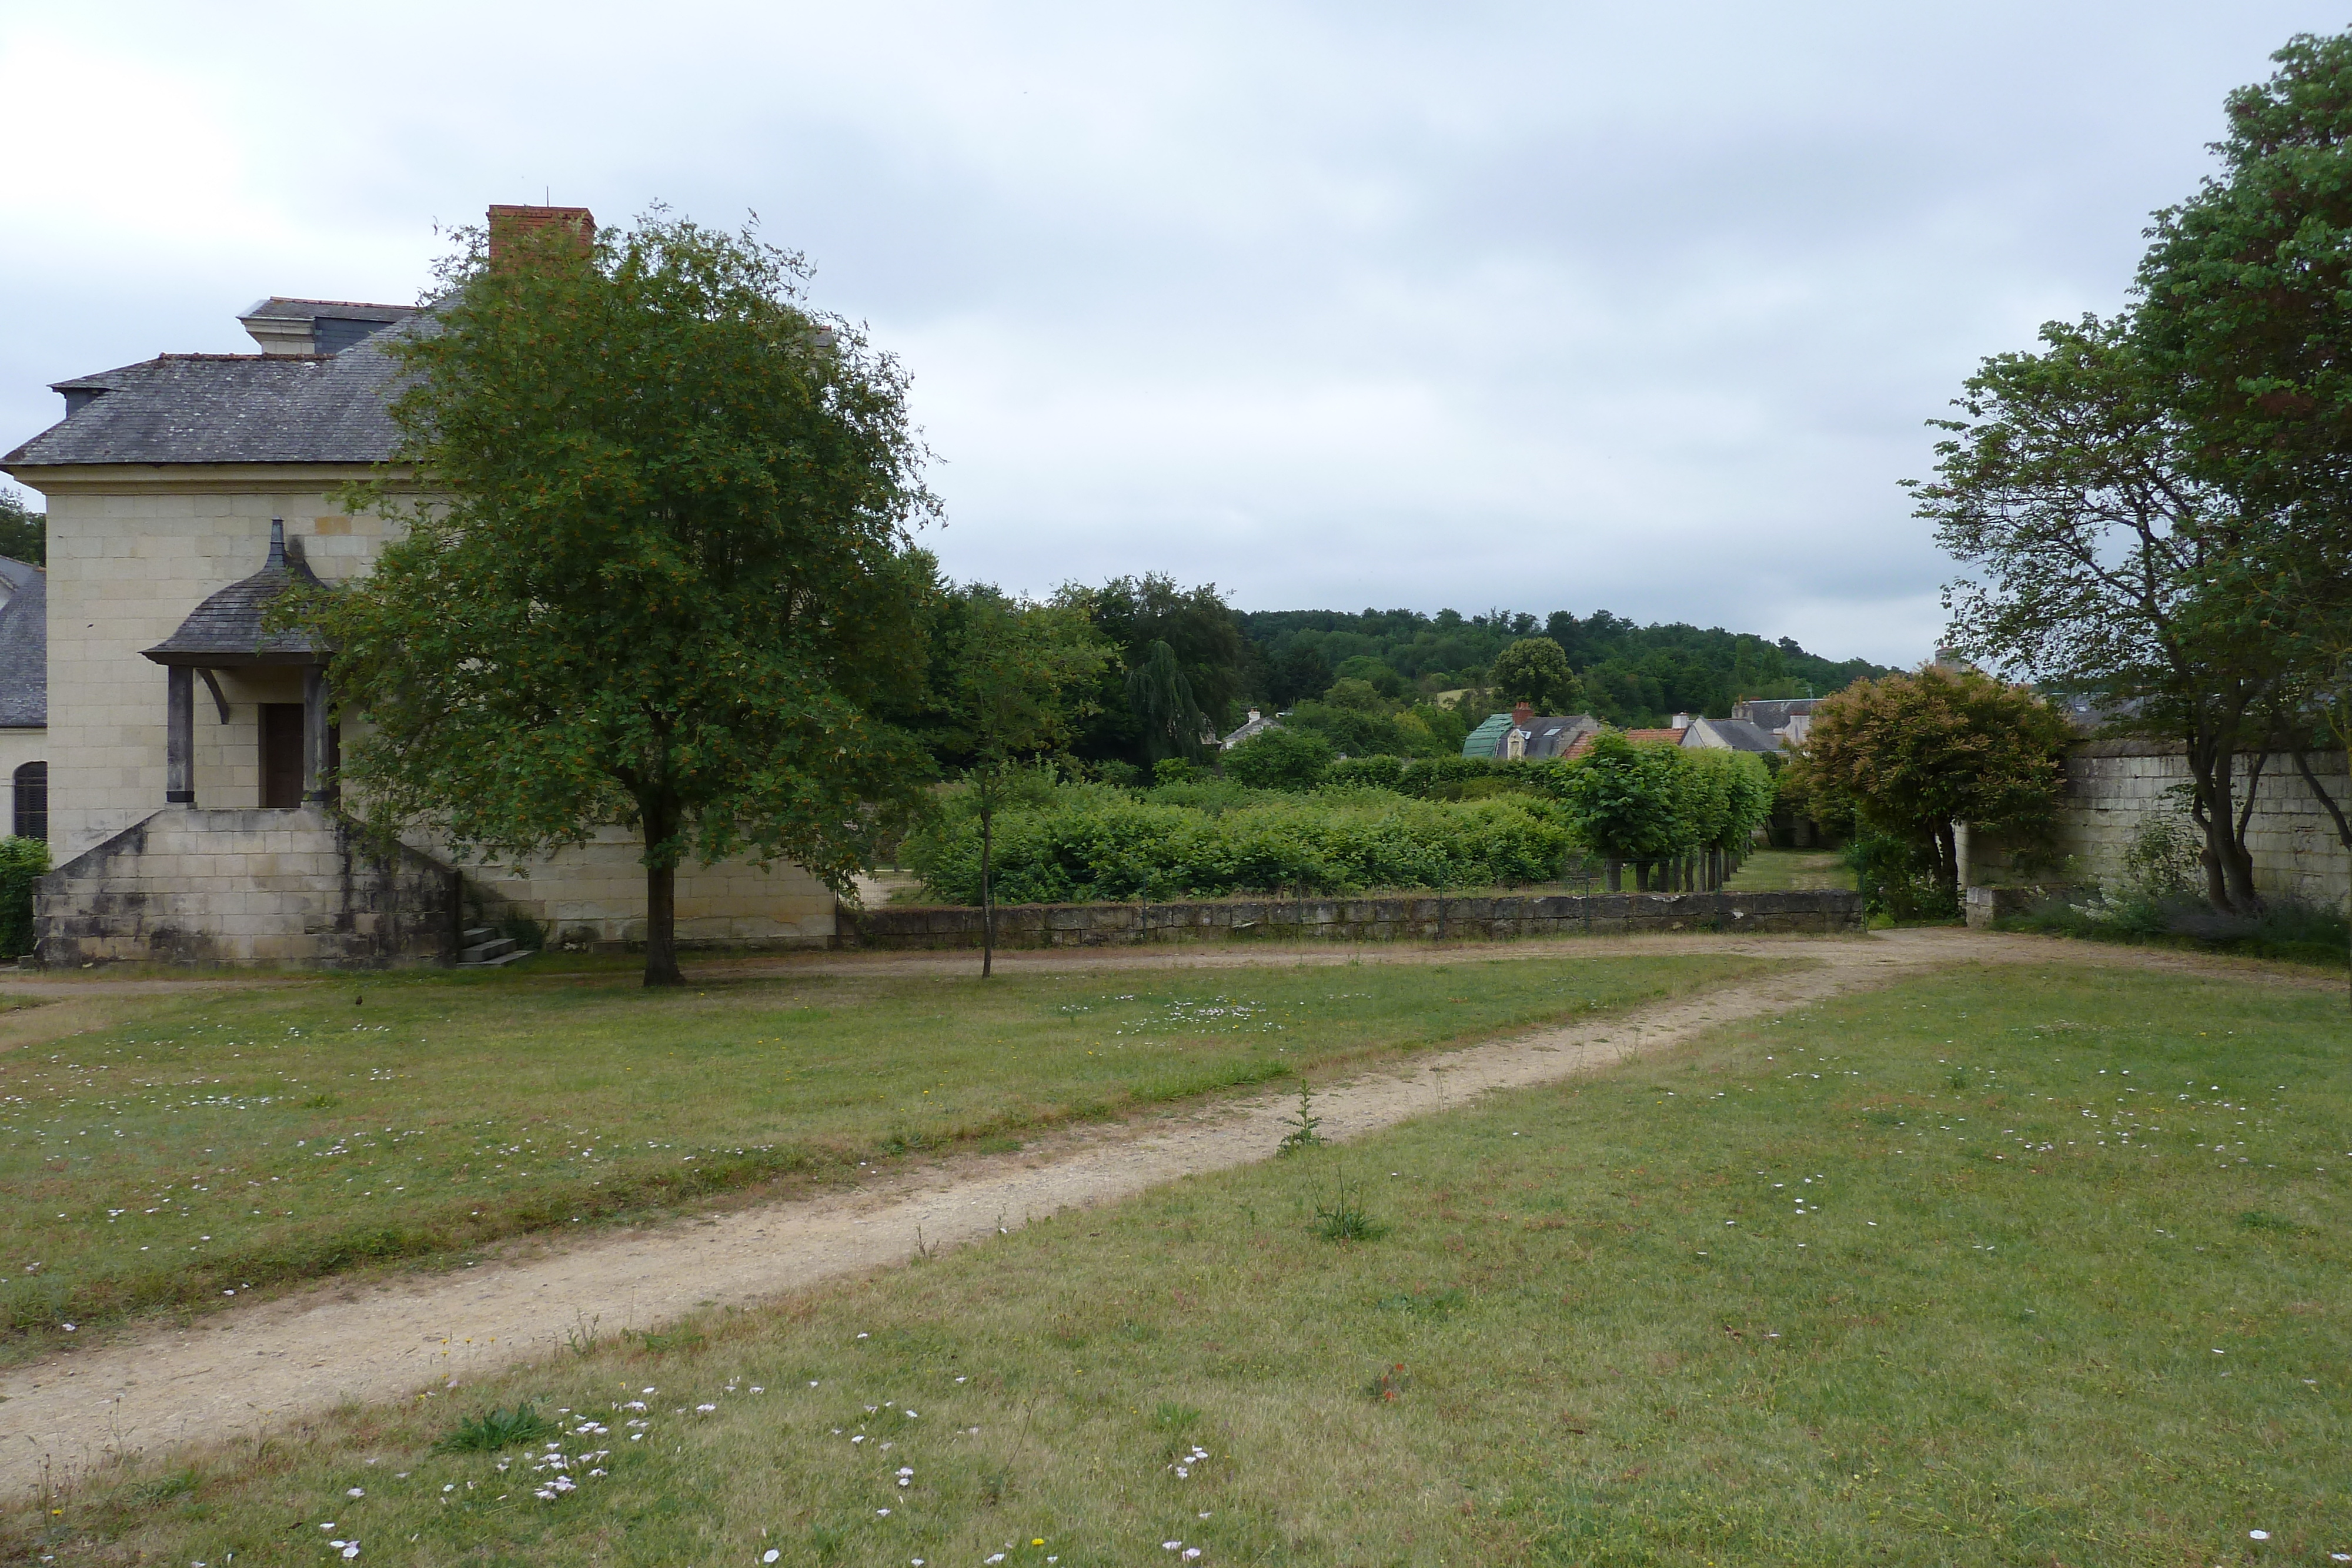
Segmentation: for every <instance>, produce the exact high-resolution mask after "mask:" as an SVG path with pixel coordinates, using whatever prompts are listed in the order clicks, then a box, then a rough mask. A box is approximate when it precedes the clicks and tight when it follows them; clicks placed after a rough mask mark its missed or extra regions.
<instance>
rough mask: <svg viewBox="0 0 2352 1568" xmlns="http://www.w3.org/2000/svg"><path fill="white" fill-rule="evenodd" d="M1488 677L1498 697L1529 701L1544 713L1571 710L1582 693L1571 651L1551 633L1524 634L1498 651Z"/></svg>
mask: <svg viewBox="0 0 2352 1568" xmlns="http://www.w3.org/2000/svg"><path fill="white" fill-rule="evenodd" d="M1487 681H1488V684H1489V685H1492V686H1493V688H1494V692H1495V695H1496V698H1497V699H1498V700H1499V701H1502V702H1504V703H1522V702H1523V703H1527V704H1528V705H1529V706H1532V707H1534V709H1535V710H1536V711H1537V712H1538V713H1542V714H1554V713H1563V714H1564V713H1568V712H1570V711H1572V708H1573V706H1574V704H1575V703H1576V701H1577V699H1578V698H1579V697H1580V696H1582V695H1583V689H1582V687H1581V686H1580V685H1578V684H1577V679H1576V672H1575V671H1573V670H1571V669H1570V668H1569V667H1568V654H1567V653H1564V652H1562V651H1561V649H1560V645H1559V643H1555V642H1553V641H1552V640H1551V639H1550V638H1549V637H1522V638H1520V639H1519V640H1518V641H1517V642H1516V643H1512V644H1511V645H1510V646H1509V647H1507V648H1505V649H1504V650H1503V651H1502V652H1501V653H1497V654H1496V655H1495V668H1494V670H1493V672H1492V673H1491V674H1489V675H1488V676H1487Z"/></svg>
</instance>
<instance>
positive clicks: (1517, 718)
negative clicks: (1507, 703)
mask: <svg viewBox="0 0 2352 1568" xmlns="http://www.w3.org/2000/svg"><path fill="white" fill-rule="evenodd" d="M1535 716H1536V710H1535V709H1534V708H1532V707H1530V706H1528V705H1527V704H1526V703H1513V704H1512V705H1511V723H1512V724H1514V725H1515V726H1517V727H1519V728H1520V729H1525V728H1527V727H1528V724H1529V723H1531V722H1532V721H1533V720H1534V718H1535Z"/></svg>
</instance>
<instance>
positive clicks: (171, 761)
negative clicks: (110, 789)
mask: <svg viewBox="0 0 2352 1568" xmlns="http://www.w3.org/2000/svg"><path fill="white" fill-rule="evenodd" d="M298 582H302V583H308V584H310V585H312V586H314V587H316V586H322V585H321V584H320V582H319V579H318V576H317V575H316V574H315V573H314V572H312V571H311V570H310V565H309V563H308V562H306V561H304V560H303V559H302V558H301V556H300V554H299V553H294V554H290V555H289V552H288V550H287V548H286V521H285V519H284V518H282V517H272V518H271V519H270V521H269V558H268V559H267V560H266V561H264V562H263V563H262V567H261V570H259V571H257V572H255V573H254V574H253V575H252V576H251V577H248V578H246V579H245V580H242V581H239V582H233V583H231V584H229V585H228V586H227V587H226V588H224V589H222V590H221V591H219V592H218V593H215V594H214V595H213V596H212V597H211V598H209V599H207V600H205V601H204V602H203V603H202V604H199V605H197V606H196V608H195V610H194V612H193V613H192V614H190V615H189V617H188V618H187V619H186V620H185V621H183V622H180V629H179V630H178V631H176V632H173V633H172V634H171V635H170V636H169V637H166V638H164V639H163V641H162V642H161V643H156V644H155V645H154V646H153V647H152V648H146V649H142V650H141V652H142V653H144V654H145V655H146V656H147V657H148V658H150V659H152V660H154V661H155V663H157V664H161V665H163V676H164V685H163V713H164V725H165V727H164V747H163V762H164V768H163V774H164V777H163V800H164V803H165V804H167V805H174V806H192V805H194V804H195V800H196V771H195V749H196V748H195V736H196V677H197V676H199V675H202V676H203V677H204V682H205V688H206V689H207V690H209V691H210V692H211V694H212V699H213V702H214V705H215V706H216V707H218V708H219V710H220V717H221V722H222V723H223V724H226V723H227V722H228V699H227V698H226V697H225V696H223V695H221V689H220V683H219V682H217V681H215V679H214V678H213V672H214V671H215V670H236V669H251V668H254V667H256V666H257V665H287V666H291V667H295V668H299V669H300V670H301V672H302V799H303V800H306V801H312V800H330V799H331V798H332V796H333V793H334V791H333V788H332V786H331V783H330V782H329V775H330V773H331V770H332V766H331V754H332V747H333V744H334V743H333V739H332V737H331V733H330V730H329V727H328V723H327V710H328V706H329V702H328V696H329V694H328V690H327V661H328V660H329V659H331V657H333V655H334V650H333V649H332V648H331V647H329V646H328V645H327V644H326V643H322V642H320V641H318V640H317V639H315V638H313V637H312V636H310V633H309V632H302V631H299V630H288V631H282V632H273V631H269V630H268V629H267V627H266V624H265V622H266V619H267V616H268V611H269V607H270V605H272V604H273V603H275V602H276V601H277V600H278V597H279V596H280V595H281V594H283V593H284V592H285V591H287V590H288V589H289V588H291V587H293V586H294V585H295V584H296V583H298Z"/></svg>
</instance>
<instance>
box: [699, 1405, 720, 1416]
mask: <svg viewBox="0 0 2352 1568" xmlns="http://www.w3.org/2000/svg"><path fill="white" fill-rule="evenodd" d="M695 1408H696V1409H697V1410H699V1411H700V1412H702V1414H704V1415H705V1416H708V1415H709V1414H710V1413H711V1412H712V1411H713V1410H716V1409H718V1408H719V1406H716V1405H698V1406H695Z"/></svg>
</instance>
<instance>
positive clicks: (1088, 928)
mask: <svg viewBox="0 0 2352 1568" xmlns="http://www.w3.org/2000/svg"><path fill="white" fill-rule="evenodd" d="M840 919H841V927H840V930H841V934H840V936H839V938H838V940H839V943H840V945H841V946H848V947H898V948H906V947H976V946H980V943H981V912H980V911H979V910H978V909H975V908H971V907H968V906H954V905H898V906H893V907H889V908H885V909H873V910H850V909H844V910H843V911H842V912H841V917H840ZM1862 924H1863V909H1862V895H1861V894H1858V893H1850V892H1843V891H1839V890H1832V889H1823V890H1819V891H1803V892H1788V893H1611V894H1591V895H1581V894H1481V895H1478V896H1475V897H1461V898H1454V897H1440V896H1439V895H1438V894H1398V895H1394V896H1390V897H1363V898H1308V899H1295V898H1267V899H1217V900H1210V901H1202V902H1197V903H1183V904H1140V903H1137V904H1000V905H999V906H998V907H997V911H996V941H997V945H998V946H1003V947H1095V946H1113V945H1126V944H1135V943H1144V942H1199V941H1208V942H1215V941H1249V940H1273V941H1284V942H1296V941H1341V942H1366V941H1394V940H1400V939H1423V940H1430V939H1462V940H1471V941H1498V940H1507V939H1510V938H1513V937H1520V936H1579V935H1582V934H1585V933H1587V932H1590V933H1591V934H1593V935H1595V936H1600V935H1607V936H1619V935H1622V934H1623V933H1625V932H1629V931H1694V930H1698V931H1727V932H1748V931H1756V932H1763V931H1796V932H1822V933H1825V932H1834V931H1853V930H1859V929H1860V928H1861V926H1862Z"/></svg>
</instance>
